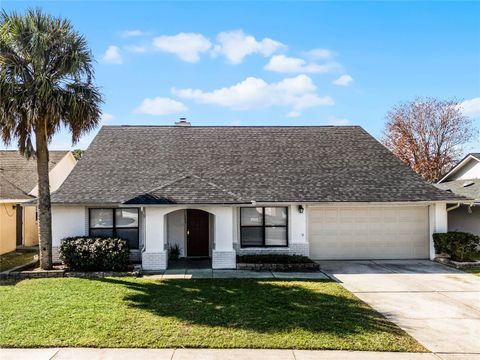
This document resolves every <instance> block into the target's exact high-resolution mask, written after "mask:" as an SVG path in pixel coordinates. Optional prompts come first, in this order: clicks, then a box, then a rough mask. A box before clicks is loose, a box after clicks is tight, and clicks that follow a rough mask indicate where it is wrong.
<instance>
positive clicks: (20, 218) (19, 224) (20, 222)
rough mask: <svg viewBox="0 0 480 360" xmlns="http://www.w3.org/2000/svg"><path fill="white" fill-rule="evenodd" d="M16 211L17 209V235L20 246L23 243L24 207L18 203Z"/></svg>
mask: <svg viewBox="0 0 480 360" xmlns="http://www.w3.org/2000/svg"><path fill="white" fill-rule="evenodd" d="M15 211H16V222H17V228H16V235H17V236H16V237H17V242H16V244H17V246H20V245H22V244H23V208H22V207H21V206H20V205H19V204H17V205H16V206H15Z"/></svg>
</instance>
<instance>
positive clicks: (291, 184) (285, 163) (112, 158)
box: [52, 122, 461, 270]
mask: <svg viewBox="0 0 480 360" xmlns="http://www.w3.org/2000/svg"><path fill="white" fill-rule="evenodd" d="M180 124H181V125H184V126H104V127H103V128H102V129H101V130H100V132H99V133H98V134H97V136H96V137H95V139H94V140H93V142H92V143H91V145H90V147H89V148H88V149H87V151H86V152H85V154H84V156H83V157H82V161H80V162H79V163H78V165H77V166H76V167H75V169H74V170H73V171H72V173H71V174H70V176H69V177H68V179H67V180H66V181H65V183H64V184H63V185H62V186H61V187H60V189H59V190H58V191H57V192H56V193H55V194H54V195H53V196H52V204H53V205H52V224H53V226H52V232H53V247H54V256H55V257H56V258H57V259H58V247H59V246H60V243H61V240H62V239H63V238H65V237H68V236H76V235H92V236H95V235H115V236H118V237H122V238H125V239H127V240H128V243H129V245H130V248H131V249H132V252H131V253H132V256H134V257H137V259H138V260H141V262H142V266H143V268H144V269H147V270H162V269H165V268H166V267H167V266H168V260H167V259H168V249H169V248H170V247H171V246H172V245H174V244H178V245H179V246H180V248H181V253H182V256H189V257H199V256H208V257H211V258H212V267H213V268H216V269H222V268H224V269H229V268H235V266H236V255H237V254H263V253H275V254H301V255H306V256H310V257H311V258H313V259H428V258H432V257H433V256H434V250H433V245H432V240H431V235H432V233H433V232H434V231H439V232H444V231H446V230H447V212H446V203H447V202H451V201H457V200H460V199H461V197H459V196H456V195H454V194H451V193H448V192H445V191H442V190H439V189H437V188H436V187H434V186H433V185H430V184H427V183H425V182H424V181H423V180H422V179H421V178H420V177H419V176H418V175H417V174H415V173H414V172H413V171H412V170H410V169H409V168H408V167H407V166H405V165H404V164H402V163H401V162H400V161H399V160H398V159H397V158H395V156H394V155H392V154H391V153H390V152H389V151H388V150H387V149H386V148H385V147H384V146H383V145H381V144H380V143H379V142H378V141H377V140H375V139H374V138H373V137H372V136H371V135H369V134H368V133H367V132H366V131H365V130H363V129H362V128H361V127H358V126H338V127H337V126H305V127H294V126H292V127H278V126H271V127H263V126H256V127H255V126H253V127H250V126H249V127H195V126H188V125H189V124H188V123H186V122H181V123H180Z"/></svg>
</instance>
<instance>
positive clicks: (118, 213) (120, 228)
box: [89, 208, 139, 249]
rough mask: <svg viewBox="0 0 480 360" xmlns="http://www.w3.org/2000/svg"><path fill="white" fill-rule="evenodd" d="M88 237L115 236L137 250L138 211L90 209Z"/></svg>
mask: <svg viewBox="0 0 480 360" xmlns="http://www.w3.org/2000/svg"><path fill="white" fill-rule="evenodd" d="M89 224H90V236H115V237H119V238H121V239H124V240H126V241H127V243H128V247H129V248H130V249H138V228H139V227H138V209H126V208H125V209H123V208H122V209H90V222H89Z"/></svg>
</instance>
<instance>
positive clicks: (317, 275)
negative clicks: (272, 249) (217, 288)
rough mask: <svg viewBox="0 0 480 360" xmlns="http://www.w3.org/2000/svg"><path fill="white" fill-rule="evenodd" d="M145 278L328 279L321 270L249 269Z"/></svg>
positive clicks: (169, 273)
mask: <svg viewBox="0 0 480 360" xmlns="http://www.w3.org/2000/svg"><path fill="white" fill-rule="evenodd" d="M143 277H144V278H146V279H158V280H165V279H315V280H329V277H328V276H327V275H325V274H324V273H323V272H321V271H317V272H276V271H249V270H212V269H167V270H165V271H164V272H162V273H156V274H151V275H149V274H146V275H144V276H143Z"/></svg>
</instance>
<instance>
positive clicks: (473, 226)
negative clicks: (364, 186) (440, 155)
mask: <svg viewBox="0 0 480 360" xmlns="http://www.w3.org/2000/svg"><path fill="white" fill-rule="evenodd" d="M436 186H437V187H438V188H439V189H442V190H446V191H449V192H451V193H454V194H457V195H463V196H465V197H467V198H469V199H473V201H472V200H470V201H463V202H457V203H456V204H455V203H454V204H453V205H452V206H450V207H449V208H448V230H449V231H464V232H470V233H472V234H476V235H480V153H471V154H468V155H467V156H465V157H464V158H463V159H462V160H461V161H460V162H459V163H458V164H457V165H455V166H454V167H453V168H452V170H450V171H449V172H448V173H447V174H446V175H445V176H444V177H443V178H442V179H440V181H439V182H438V183H437V184H436Z"/></svg>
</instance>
